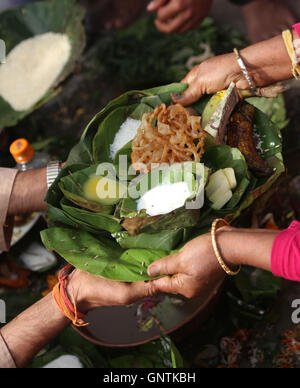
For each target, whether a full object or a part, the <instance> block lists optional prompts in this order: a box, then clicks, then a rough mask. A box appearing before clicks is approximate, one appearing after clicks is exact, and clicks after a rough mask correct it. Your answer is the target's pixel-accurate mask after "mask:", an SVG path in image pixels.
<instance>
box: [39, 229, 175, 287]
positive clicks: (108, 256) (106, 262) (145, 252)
mask: <svg viewBox="0 0 300 388" xmlns="http://www.w3.org/2000/svg"><path fill="white" fill-rule="evenodd" d="M41 238H42V241H43V243H44V245H45V247H46V248H47V249H48V250H49V251H52V250H54V251H55V252H57V253H58V254H59V255H60V256H62V257H63V258H64V259H66V260H67V261H68V262H69V263H70V264H72V265H74V266H75V267H76V268H78V269H80V270H82V271H85V272H88V273H91V274H93V275H95V276H99V277H103V278H107V279H111V280H118V281H122V282H136V281H140V280H151V278H150V277H149V276H148V275H147V267H148V266H149V265H150V264H151V263H152V262H153V261H155V260H157V259H159V258H162V257H164V256H166V255H167V254H168V252H167V251H164V250H154V249H129V250H127V251H125V250H123V249H122V248H121V247H120V245H119V244H118V243H116V242H114V241H112V240H110V239H107V238H105V237H95V236H93V235H92V234H90V233H87V232H85V231H83V230H79V231H74V230H71V229H65V228H50V229H47V230H44V231H42V232H41Z"/></svg>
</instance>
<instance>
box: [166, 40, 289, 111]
mask: <svg viewBox="0 0 300 388" xmlns="http://www.w3.org/2000/svg"><path fill="white" fill-rule="evenodd" d="M240 55H241V57H242V58H243V60H244V62H245V64H246V67H247V69H248V71H249V74H250V76H251V77H252V79H253V81H254V83H255V85H256V86H257V87H262V86H267V85H271V84H274V83H276V82H279V81H283V80H287V79H290V78H293V75H292V64H291V60H290V57H289V55H288V52H287V50H286V47H285V44H284V41H283V39H282V36H281V35H279V36H277V37H275V38H272V39H269V40H266V41H264V42H260V43H256V44H254V45H251V46H249V47H247V48H245V49H244V50H241V51H240ZM181 82H182V83H187V84H189V85H190V87H189V88H188V89H187V90H186V91H185V92H184V93H183V94H182V95H174V96H173V101H174V102H175V103H180V104H182V105H190V104H192V103H193V102H195V101H197V100H198V99H199V98H200V97H201V96H202V95H204V94H212V93H215V92H218V91H220V90H223V89H226V88H227V87H228V86H229V85H230V83H231V82H235V83H236V86H237V88H238V89H241V90H247V89H249V88H250V87H249V84H248V82H247V80H246V79H245V77H244V75H243V73H242V71H241V68H240V67H239V65H238V63H237V60H236V57H235V54H234V53H230V54H225V55H220V56H217V57H213V58H210V59H208V60H206V61H205V62H203V63H201V64H200V65H197V66H195V67H194V68H193V69H192V70H191V71H190V72H189V73H188V74H187V76H186V77H185V78H184V79H183V80H182V81H181Z"/></svg>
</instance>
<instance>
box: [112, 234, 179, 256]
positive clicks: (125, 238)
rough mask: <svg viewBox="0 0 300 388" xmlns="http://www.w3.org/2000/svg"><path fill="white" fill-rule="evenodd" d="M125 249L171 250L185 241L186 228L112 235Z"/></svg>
mask: <svg viewBox="0 0 300 388" xmlns="http://www.w3.org/2000/svg"><path fill="white" fill-rule="evenodd" d="M112 236H113V237H114V238H115V239H116V241H117V242H118V244H120V246H121V247H122V248H123V249H130V248H142V249H152V248H153V247H155V248H156V249H162V250H164V251H171V250H173V249H175V248H176V247H177V246H178V244H180V243H181V242H182V241H183V237H184V229H178V230H166V231H162V232H158V233H139V234H138V235H136V236H131V235H130V234H129V233H128V232H124V231H123V232H117V233H114V234H113V235H112Z"/></svg>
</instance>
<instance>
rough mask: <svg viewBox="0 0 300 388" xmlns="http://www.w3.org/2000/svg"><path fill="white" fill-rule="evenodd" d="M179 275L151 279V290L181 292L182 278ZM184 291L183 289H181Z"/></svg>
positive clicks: (170, 292)
mask: <svg viewBox="0 0 300 388" xmlns="http://www.w3.org/2000/svg"><path fill="white" fill-rule="evenodd" d="M179 276H180V275H178V276H172V277H170V276H165V277H163V278H160V279H157V280H152V281H151V285H150V287H151V290H152V293H153V294H158V293H162V292H163V293H166V294H180V289H181V287H180V280H179ZM181 292H182V290H181Z"/></svg>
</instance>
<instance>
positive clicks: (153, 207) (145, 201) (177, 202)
mask: <svg viewBox="0 0 300 388" xmlns="http://www.w3.org/2000/svg"><path fill="white" fill-rule="evenodd" d="M190 196H191V192H190V190H189V187H188V184H187V183H186V182H178V183H169V184H162V185H158V186H156V187H155V188H153V189H151V190H149V191H147V192H146V193H145V194H144V195H142V197H141V198H140V199H139V200H138V203H137V209H138V211H140V210H146V212H147V214H148V215H149V216H151V217H154V216H158V215H161V214H167V213H170V212H172V211H173V210H175V209H178V208H180V207H182V206H184V204H185V202H186V200H187V199H188V198H189V197H190Z"/></svg>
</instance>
